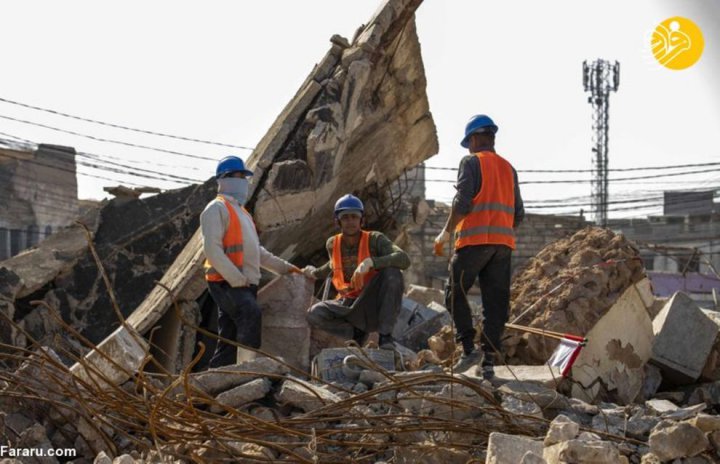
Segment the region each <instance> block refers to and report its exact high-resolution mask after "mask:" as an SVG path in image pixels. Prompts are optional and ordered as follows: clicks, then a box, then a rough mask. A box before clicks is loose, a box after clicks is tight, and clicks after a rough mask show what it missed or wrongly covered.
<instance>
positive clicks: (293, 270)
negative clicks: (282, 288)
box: [288, 265, 303, 274]
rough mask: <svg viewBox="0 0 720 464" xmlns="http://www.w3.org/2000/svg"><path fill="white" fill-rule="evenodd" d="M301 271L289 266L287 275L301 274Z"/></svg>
mask: <svg viewBox="0 0 720 464" xmlns="http://www.w3.org/2000/svg"><path fill="white" fill-rule="evenodd" d="M302 273H303V271H302V269H300V268H299V267H297V266H293V265H290V269H288V274H302Z"/></svg>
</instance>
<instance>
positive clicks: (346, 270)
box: [313, 231, 410, 282]
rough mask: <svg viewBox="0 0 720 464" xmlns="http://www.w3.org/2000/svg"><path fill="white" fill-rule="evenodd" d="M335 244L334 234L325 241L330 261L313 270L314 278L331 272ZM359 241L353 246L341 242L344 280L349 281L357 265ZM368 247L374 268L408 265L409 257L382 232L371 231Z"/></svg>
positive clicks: (403, 266)
mask: <svg viewBox="0 0 720 464" xmlns="http://www.w3.org/2000/svg"><path fill="white" fill-rule="evenodd" d="M334 245H335V236H334V235H333V236H332V237H330V238H329V239H328V240H327V242H326V243H325V248H327V252H328V256H329V257H330V261H328V262H327V263H325V264H323V265H322V266H321V267H319V268H317V269H316V270H315V272H313V277H315V278H316V279H325V278H326V277H327V276H328V275H329V274H330V273H331V272H332V253H333V247H334ZM359 246H360V242H359V241H358V243H357V244H356V245H355V246H348V245H347V244H346V243H344V242H343V243H341V244H340V247H341V252H342V256H343V275H344V277H345V281H346V282H349V281H350V279H351V278H352V275H353V273H354V272H355V269H356V268H357V267H358V264H359V263H358V262H357V255H358V248H359ZM368 247H369V248H370V257H371V258H372V261H373V268H374V269H376V270H380V269H384V268H386V267H395V268H398V269H407V268H408V267H410V257H409V256H408V255H407V253H405V252H404V251H403V249H402V248H400V247H399V246H397V245H395V244H394V243H393V242H392V240H390V239H389V238H387V237H386V236H385V234H383V233H382V232H377V231H371V232H370V240H369V243H368Z"/></svg>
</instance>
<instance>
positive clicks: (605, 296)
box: [503, 227, 645, 364]
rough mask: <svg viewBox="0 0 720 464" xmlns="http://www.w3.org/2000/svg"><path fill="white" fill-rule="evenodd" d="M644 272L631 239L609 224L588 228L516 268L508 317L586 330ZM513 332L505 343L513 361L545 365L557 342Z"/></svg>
mask: <svg viewBox="0 0 720 464" xmlns="http://www.w3.org/2000/svg"><path fill="white" fill-rule="evenodd" d="M644 277H645V276H644V267H643V264H642V260H641V259H640V254H639V251H638V250H637V248H635V247H634V245H633V244H632V243H631V242H629V241H628V240H627V239H626V238H625V237H624V236H623V235H616V234H615V233H613V232H612V231H610V230H609V229H601V228H597V227H588V228H585V229H583V230H581V231H579V232H577V233H575V234H574V235H573V236H571V237H569V238H566V239H561V240H558V241H557V242H554V243H552V244H550V245H548V246H546V247H545V248H543V250H542V251H540V253H538V254H537V255H536V256H535V257H534V258H532V259H530V260H529V261H528V263H527V264H526V265H525V267H524V268H523V269H521V270H519V271H518V272H517V273H516V275H515V277H514V278H513V283H512V287H511V303H510V308H511V309H510V319H509V320H510V322H513V323H516V324H521V325H525V326H530V327H535V328H542V329H545V330H552V331H556V332H561V333H571V334H582V335H585V334H588V333H589V332H590V330H591V329H592V328H593V327H594V326H595V324H597V323H598V321H600V319H602V318H603V316H604V315H605V314H606V313H607V312H608V311H609V310H610V308H611V307H612V306H613V304H614V303H615V302H616V301H617V300H618V298H620V297H621V296H622V294H623V292H624V291H625V290H626V289H627V288H628V287H629V286H630V285H632V284H633V283H637V282H640V281H641V280H642V279H643V278H644ZM513 335H516V336H512V337H511V338H508V340H506V341H505V343H504V346H503V348H504V351H505V353H506V357H507V362H508V363H509V364H543V363H544V362H545V361H547V359H548V358H549V357H550V354H551V353H552V352H553V350H554V349H555V346H556V345H557V342H553V341H552V340H546V339H545V338H544V337H538V336H532V335H528V334H524V335H517V334H513Z"/></svg>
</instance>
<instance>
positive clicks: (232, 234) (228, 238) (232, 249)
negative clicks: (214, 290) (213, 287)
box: [203, 195, 255, 282]
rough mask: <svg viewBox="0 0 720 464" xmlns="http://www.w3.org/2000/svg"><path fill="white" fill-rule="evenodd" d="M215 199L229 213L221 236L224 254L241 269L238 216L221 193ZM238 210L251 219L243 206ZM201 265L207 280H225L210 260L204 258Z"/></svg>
mask: <svg viewBox="0 0 720 464" xmlns="http://www.w3.org/2000/svg"><path fill="white" fill-rule="evenodd" d="M217 199H218V200H220V201H222V202H223V204H224V205H225V208H227V210H228V213H229V214H230V220H229V221H228V227H227V230H225V235H224V236H223V251H225V255H226V256H227V257H228V258H229V259H230V261H232V263H233V264H234V265H235V266H237V268H238V269H240V270H242V266H243V236H242V225H241V224H240V218H239V217H238V215H237V213H236V212H235V208H233V206H232V205H231V204H230V202H229V201H228V200H227V199H226V198H225V197H223V196H222V195H218V196H217ZM240 210H241V211H242V212H243V213H245V214H247V215H248V217H249V218H250V221H252V216H250V213H248V212H247V210H246V209H245V208H244V207H240ZM254 225H255V223H254V222H253V226H254ZM203 267H204V268H205V280H207V281H209V282H223V281H224V280H225V278H224V277H223V276H222V275H221V274H220V273H219V272H218V271H216V270H215V268H214V267H212V264H210V261H208V260H207V259H205V264H204V265H203Z"/></svg>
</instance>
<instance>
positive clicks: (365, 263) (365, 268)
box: [350, 258, 373, 288]
mask: <svg viewBox="0 0 720 464" xmlns="http://www.w3.org/2000/svg"><path fill="white" fill-rule="evenodd" d="M372 268H373V260H372V258H365V259H363V260H362V262H361V263H360V264H359V265H358V267H357V268H355V272H353V276H352V279H351V280H350V286H351V287H352V288H362V286H363V278H364V277H365V274H367V273H368V272H370V271H371V270H372Z"/></svg>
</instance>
